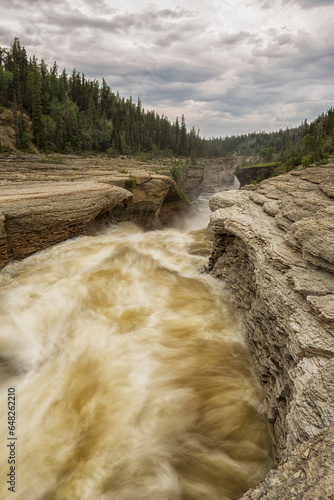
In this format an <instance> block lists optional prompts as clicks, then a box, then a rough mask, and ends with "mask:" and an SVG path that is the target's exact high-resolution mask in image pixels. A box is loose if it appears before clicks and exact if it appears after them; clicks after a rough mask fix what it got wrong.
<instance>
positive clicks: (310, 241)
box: [208, 165, 334, 499]
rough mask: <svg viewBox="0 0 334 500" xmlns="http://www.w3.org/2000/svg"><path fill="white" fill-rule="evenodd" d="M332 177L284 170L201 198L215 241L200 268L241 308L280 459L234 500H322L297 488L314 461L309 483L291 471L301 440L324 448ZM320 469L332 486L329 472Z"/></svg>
mask: <svg viewBox="0 0 334 500" xmlns="http://www.w3.org/2000/svg"><path fill="white" fill-rule="evenodd" d="M333 174H334V166H333V165H332V166H331V165H328V166H324V167H319V168H308V169H304V170H298V171H293V172H291V173H289V174H286V175H282V176H278V177H275V178H272V179H267V180H265V181H263V182H262V183H261V184H259V185H258V186H256V187H255V188H254V189H253V190H251V191H249V190H246V191H237V192H232V191H229V192H224V193H218V194H216V195H214V196H213V197H212V198H211V201H210V207H211V210H212V214H211V222H210V226H211V228H212V229H213V231H214V234H215V242H214V247H213V252H212V255H211V258H210V263H209V266H208V269H209V270H210V271H211V273H212V274H213V275H214V276H216V277H217V278H219V279H222V280H224V282H225V283H226V284H227V286H228V287H229V288H230V290H231V291H232V293H233V296H234V298H235V301H236V303H237V305H238V307H239V308H240V309H241V310H242V313H243V317H244V320H245V326H246V329H247V333H248V339H249V343H250V346H251V349H252V352H253V355H254V359H255V370H256V372H257V374H258V377H259V379H260V380H261V382H262V384H263V387H264V392H265V404H266V409H267V415H268V420H269V423H270V427H271V433H272V437H273V442H274V447H275V452H276V457H277V460H278V461H284V460H288V462H287V465H286V467H285V468H283V469H282V471H283V472H284V471H285V472H284V473H283V472H282V473H278V472H277V471H273V472H272V473H271V475H269V477H268V479H267V481H269V483H266V484H267V490H266V486H263V485H262V487H263V488H264V489H263V490H261V491H262V496H259V494H260V490H259V489H257V490H256V491H255V492H253V493H252V496H251V495H250V494H247V495H248V496H247V495H246V496H245V497H244V498H254V499H255V498H289V499H290V498H332V496H326V495H327V494H328V492H329V490H328V488H327V486H328V485H327V486H326V488H327V489H326V488H325V486H324V488H325V490H326V491H325V490H324V491H325V493H326V495H325V496H321V495H322V494H321V493H319V494H315V490H314V491H313V496H312V488H311V489H310V491H309V493H308V494H309V495H311V496H307V494H306V491H308V490H305V495H306V496H302V494H301V493H298V492H299V491H302V489H300V488H301V486H300V488H299V486H298V484H299V483H300V484H301V483H303V482H305V481H306V482H308V484H309V485H310V484H311V482H312V481H313V483H312V484H315V483H316V481H317V479H316V478H317V477H318V480H319V481H323V473H322V472H321V471H320V467H322V466H321V463H320V462H321V460H320V461H319V460H318V462H317V460H314V461H313V462H312V463H313V465H314V468H313V469H314V470H312V471H311V472H310V471H309V472H308V476H309V478H310V477H311V476H312V477H313V479H312V480H311V479H310V480H309V479H308V478H307V477H306V476H307V473H306V472H305V470H306V469H305V468H304V469H305V470H304V469H300V470H301V472H298V470H299V469H298V470H297V469H296V467H297V465H298V463H299V462H298V460H299V461H300V460H302V454H303V448H301V447H302V446H306V445H305V443H309V445H307V446H309V448H310V450H313V449H315V448H314V446H317V447H318V448H317V450H318V452H317V454H318V455H319V457H320V456H321V451H319V450H320V449H321V446H325V444H323V443H327V444H326V446H327V449H329V448H331V446H333V444H334V440H333V431H332V429H331V425H333V424H334V359H333V358H334V274H333V273H334V230H333V228H334V175H333ZM320 436H323V439H322V440H321V438H320ZM317 440H318V441H317ZM328 440H330V445H329V444H328ZM298 450H299V451H298ZM300 450H301V451H300ZM310 453H311V451H310ZM312 453H313V452H312ZM318 455H317V456H318ZM327 455H328V453H327ZM312 456H313V455H312ZM324 456H325V450H324ZM330 456H331V459H333V452H331V454H330ZM292 464H295V466H296V467H295V466H293V465H292ZM296 464H297V465H296ZM308 464H309V465H308V467H311V469H312V467H313V466H312V464H311V462H308ZM310 464H311V465H310ZM297 468H298V467H297ZM330 473H331V481H332V483H330V482H329V483H328V484H333V479H334V476H333V467H331V468H330ZM289 474H290V475H289ZM291 474H294V478H293V480H292V479H291V477H290V476H291ZM284 475H287V477H288V476H289V478H290V479H289V481H287V480H286V477H285V476H284ZM270 481H271V482H270ZM282 481H283V482H285V483H284V484H285V487H286V490H285V492H284V493H283V490H284V488H283V489H281V490H280V489H279V488H281V486H282V484H283V483H282ZM275 484H276V486H275V488H276V487H277V488H278V489H276V490H275V491H276V493H274V490H273V489H272V488H273V486H274V485H275ZM278 484H279V485H280V486H279V487H278V486H277V485H278ZM296 485H297V486H296ZM328 487H329V486H328ZM289 488H290V489H289ZM293 488H295V489H294V490H293ZM319 488H320V486H319ZM319 488H318V490H317V491H319V492H320V491H321V488H320V489H319ZM266 491H267V493H266ZM293 491H295V493H296V494H295V493H294V492H293ZM279 492H280V493H279ZM266 495H267V496H266ZM275 495H276V496H275ZM298 495H299V496H298ZM314 495H315V496H314ZM317 495H318V496H317ZM331 495H333V491H332V490H331Z"/></svg>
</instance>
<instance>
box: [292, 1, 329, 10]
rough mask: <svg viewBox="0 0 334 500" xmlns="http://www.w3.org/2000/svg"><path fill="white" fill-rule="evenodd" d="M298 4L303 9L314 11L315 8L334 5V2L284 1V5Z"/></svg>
mask: <svg viewBox="0 0 334 500" xmlns="http://www.w3.org/2000/svg"><path fill="white" fill-rule="evenodd" d="M289 3H297V4H298V5H300V7H301V8H302V9H312V8H314V7H320V6H326V5H334V0H283V5H286V4H289Z"/></svg>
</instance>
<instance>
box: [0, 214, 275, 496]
mask: <svg viewBox="0 0 334 500" xmlns="http://www.w3.org/2000/svg"><path fill="white" fill-rule="evenodd" d="M210 245H211V234H210V232H209V231H208V230H206V229H204V230H198V231H191V232H181V231H178V230H176V229H175V230H174V229H169V230H164V231H152V232H143V231H142V230H140V229H139V228H138V227H136V226H135V225H133V224H130V223H126V224H122V225H120V226H119V227H116V226H115V227H110V228H108V229H107V230H106V231H105V232H103V233H102V234H100V235H98V236H95V237H80V238H76V239H73V240H69V241H67V242H64V243H62V244H59V245H57V246H55V247H53V248H50V249H47V250H45V251H43V252H40V253H38V254H35V255H33V256H32V257H30V258H28V259H26V260H24V261H22V262H17V263H12V264H10V265H8V266H6V268H5V269H3V270H2V272H1V273H0V279H1V290H2V291H1V301H0V349H1V365H0V366H1V372H0V377H1V378H0V382H1V387H0V389H1V420H0V424H1V429H0V431H1V450H0V459H1V463H0V471H1V484H0V498H1V499H11V498H13V499H15V500H107V499H108V500H109V499H110V500H111V499H112V500H177V499H179V500H204V499H205V500H224V499H237V498H239V497H240V496H241V495H242V493H243V492H244V491H245V490H247V489H248V488H249V487H251V486H253V485H255V484H256V483H257V482H259V481H260V480H261V479H262V478H263V477H264V475H265V473H266V471H267V469H268V465H269V461H270V458H269V455H270V453H269V445H268V437H267V433H266V427H265V422H264V420H263V417H262V414H261V402H260V396H261V395H260V390H259V387H258V385H257V383H256V381H255V378H254V376H253V372H252V364H251V363H252V362H251V359H250V356H249V354H248V351H247V348H246V345H245V341H244V338H243V334H242V327H241V323H240V319H239V317H238V315H237V314H236V312H235V310H234V307H233V306H232V305H231V304H230V302H229V297H228V295H227V292H225V291H224V288H223V285H222V284H221V283H219V282H216V281H214V280H213V278H211V277H210V276H206V275H203V274H199V273H198V269H199V268H200V267H201V266H202V265H203V264H204V263H205V262H206V260H207V254H208V251H209V249H210ZM9 388H10V389H11V392H10V394H14V390H15V398H16V399H15V420H14V422H13V419H12V420H10V425H9V426H8V412H9V409H8V407H7V402H8V389H9ZM12 402H13V400H11V403H12ZM11 409H12V410H13V407H12V406H11ZM13 427H15V430H14V434H13V435H12V437H10V434H9V432H10V428H12V429H13ZM13 450H14V454H13V453H11V451H13ZM10 457H12V458H14V465H10V464H9V463H8V462H9V458H10ZM12 463H13V462H12ZM10 467H14V468H13V469H10ZM10 473H11V476H10V475H9V474H10ZM7 474H8V475H7ZM10 479H12V481H13V482H14V483H15V493H13V492H12V491H10V490H8V488H10V484H11V483H10V482H7V481H10Z"/></svg>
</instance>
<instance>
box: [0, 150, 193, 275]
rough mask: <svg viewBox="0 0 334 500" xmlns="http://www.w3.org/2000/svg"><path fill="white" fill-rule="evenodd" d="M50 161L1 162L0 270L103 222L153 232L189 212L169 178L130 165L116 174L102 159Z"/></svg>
mask: <svg viewBox="0 0 334 500" xmlns="http://www.w3.org/2000/svg"><path fill="white" fill-rule="evenodd" d="M56 159H57V160H58V161H60V163H54V164H53V163H52V159H51V163H49V160H48V158H46V159H45V158H42V159H40V158H36V160H34V159H32V158H31V157H27V158H25V157H23V158H22V159H18V160H16V161H15V158H9V159H8V160H7V159H5V158H4V159H2V162H1V163H0V267H3V266H4V265H5V264H6V263H7V262H9V261H10V260H11V259H22V258H24V257H26V256H28V255H30V254H32V253H33V252H36V251H38V250H42V249H44V248H46V247H48V246H51V245H54V244H55V243H59V242H61V241H63V240H65V239H67V238H70V237H73V236H78V235H82V234H87V233H92V232H94V231H96V230H97V229H99V228H101V227H102V226H103V225H105V224H106V223H110V222H121V221H126V220H131V221H133V222H135V223H137V224H139V225H140V226H141V227H143V228H144V229H153V228H157V227H160V226H162V225H168V224H170V223H171V222H172V221H173V219H174V218H175V217H176V216H177V215H179V214H180V213H184V212H187V211H189V210H191V208H190V207H189V205H188V204H187V203H185V202H184V201H182V200H181V198H180V195H179V193H178V190H177V187H176V185H175V183H174V181H173V180H172V179H171V178H170V177H167V176H164V175H157V174H149V173H148V172H146V171H145V170H143V169H141V170H140V169H139V168H138V166H137V165H135V166H133V165H132V164H130V166H128V168H122V169H117V170H116V169H115V168H113V164H112V163H111V161H108V159H102V160H94V159H89V158H87V159H82V158H78V157H73V158H67V157H66V159H62V158H59V159H58V157H57V158H56ZM97 161H98V162H99V163H95V162H97ZM63 162H64V163H63ZM135 167H137V168H135Z"/></svg>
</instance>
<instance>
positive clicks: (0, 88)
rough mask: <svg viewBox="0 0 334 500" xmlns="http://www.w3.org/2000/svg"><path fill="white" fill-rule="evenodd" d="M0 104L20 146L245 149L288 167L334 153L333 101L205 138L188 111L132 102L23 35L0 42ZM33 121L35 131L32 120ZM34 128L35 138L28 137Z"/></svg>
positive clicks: (181, 152)
mask: <svg viewBox="0 0 334 500" xmlns="http://www.w3.org/2000/svg"><path fill="white" fill-rule="evenodd" d="M0 105H2V106H8V107H11V108H12V109H13V112H14V116H15V131H16V146H17V148H18V149H21V150H26V149H27V148H28V147H29V141H30V140H31V139H32V140H33V141H34V143H35V144H36V146H37V148H38V149H40V150H42V151H43V150H44V151H50V150H52V151H57V152H63V153H85V152H92V151H94V152H107V153H108V154H110V155H119V154H123V155H124V154H126V155H136V154H138V153H150V154H152V155H159V154H161V155H166V156H170V155H174V156H189V157H191V158H192V160H195V159H196V158H197V157H208V158H213V157H222V156H232V155H240V156H244V157H250V156H251V157H259V158H260V157H262V158H263V159H264V160H265V161H270V160H271V159H273V158H275V159H276V160H279V161H283V162H285V163H287V164H288V165H290V166H291V167H293V166H296V165H298V164H300V163H302V162H304V164H310V163H313V162H315V161H322V160H323V159H324V158H325V157H326V155H328V154H331V153H333V152H334V111H333V109H332V108H331V109H330V110H328V111H327V112H326V113H323V114H322V115H320V116H319V117H318V118H317V119H316V120H314V121H312V122H311V123H310V124H308V123H307V120H305V121H304V122H303V123H302V124H301V125H300V126H299V127H295V128H291V129H289V128H287V129H286V130H283V129H280V130H279V131H276V132H253V133H250V134H243V135H232V136H228V137H224V138H222V137H219V138H209V139H205V138H201V137H200V135H199V131H196V130H195V129H194V127H193V128H192V129H191V130H190V131H188V130H187V127H186V122H185V118H184V115H182V116H181V119H179V118H178V117H177V118H176V119H175V121H174V122H171V121H169V119H168V118H167V116H165V115H159V114H158V113H156V112H155V111H145V110H144V108H143V106H142V103H141V100H140V98H138V100H137V102H133V101H132V98H131V97H130V98H127V99H125V98H124V97H121V96H120V95H119V93H118V92H116V93H115V92H113V91H112V90H111V88H110V87H109V86H108V85H107V83H106V81H105V80H104V78H102V82H99V81H98V80H96V79H94V80H91V79H88V78H86V76H85V74H84V73H80V72H79V71H77V70H76V69H75V68H74V69H73V70H72V73H71V74H67V72H66V70H65V69H63V70H62V71H61V72H59V68H58V66H57V63H56V62H54V64H53V66H52V67H48V66H47V64H46V63H45V61H44V60H43V59H42V60H41V61H40V62H38V60H37V59H36V57H35V56H33V57H32V58H31V57H29V58H28V56H27V53H26V50H25V48H24V47H23V46H22V45H21V43H20V40H19V39H18V38H15V39H14V40H13V42H12V44H11V46H10V48H0ZM27 118H29V119H30V120H31V121H32V130H31V131H29V130H28V127H27V123H28V122H27ZM31 135H32V137H31Z"/></svg>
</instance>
